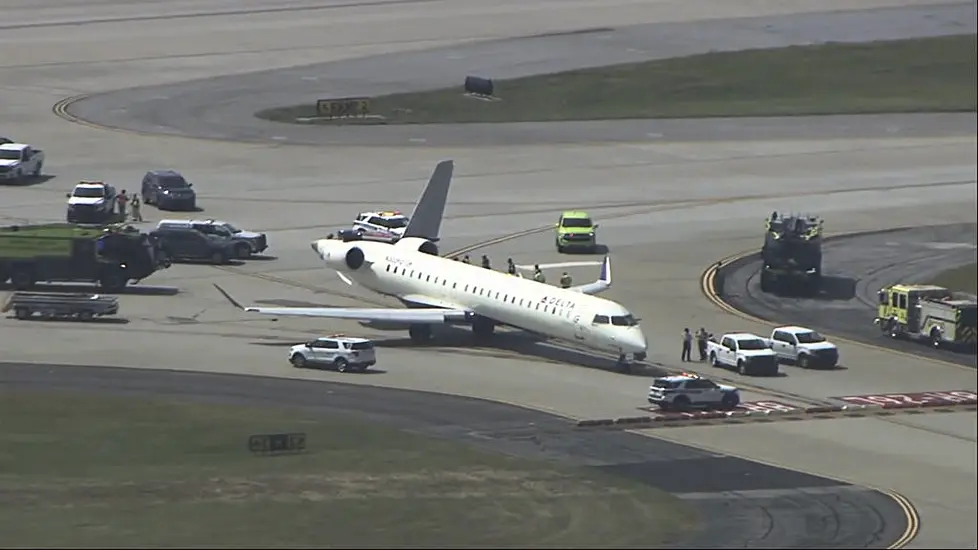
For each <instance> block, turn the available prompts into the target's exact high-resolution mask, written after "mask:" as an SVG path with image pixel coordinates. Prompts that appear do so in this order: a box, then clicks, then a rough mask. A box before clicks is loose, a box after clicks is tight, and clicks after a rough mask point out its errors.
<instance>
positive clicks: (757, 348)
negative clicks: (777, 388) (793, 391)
mask: <svg viewBox="0 0 978 550" xmlns="http://www.w3.org/2000/svg"><path fill="white" fill-rule="evenodd" d="M706 353H707V355H708V356H709V358H710V364H712V365H713V366H714V367H726V368H728V369H737V372H739V373H740V374H765V375H768V376H774V375H777V374H778V358H777V356H776V355H775V353H774V350H772V349H771V346H770V345H769V344H768V342H767V340H766V339H765V338H761V337H760V336H757V335H756V334H750V333H747V332H735V333H730V334H724V335H723V336H721V337H720V340H719V342H717V341H714V340H710V341H708V342H707V343H706Z"/></svg>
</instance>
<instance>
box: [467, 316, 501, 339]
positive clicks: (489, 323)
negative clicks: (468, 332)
mask: <svg viewBox="0 0 978 550" xmlns="http://www.w3.org/2000/svg"><path fill="white" fill-rule="evenodd" d="M495 331H496V323H495V322H494V321H493V320H492V319H487V318H485V317H478V316H477V317H475V318H474V319H472V334H474V335H475V337H476V338H489V337H490V336H492V334H493V333H494V332H495Z"/></svg>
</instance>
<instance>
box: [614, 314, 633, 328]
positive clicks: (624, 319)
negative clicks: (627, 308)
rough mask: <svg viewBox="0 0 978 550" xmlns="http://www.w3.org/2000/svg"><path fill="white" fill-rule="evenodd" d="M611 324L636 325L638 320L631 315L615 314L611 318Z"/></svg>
mask: <svg viewBox="0 0 978 550" xmlns="http://www.w3.org/2000/svg"><path fill="white" fill-rule="evenodd" d="M611 324H612V325H615V326H617V327H634V326H635V325H637V324H638V321H636V320H635V317H632V316H631V315H615V316H614V317H612V318H611Z"/></svg>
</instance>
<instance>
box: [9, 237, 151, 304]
mask: <svg viewBox="0 0 978 550" xmlns="http://www.w3.org/2000/svg"><path fill="white" fill-rule="evenodd" d="M169 266H170V262H169V259H168V258H167V257H166V255H165V254H164V253H163V252H162V249H161V248H160V246H159V244H158V243H157V242H156V240H155V239H153V238H152V237H150V236H149V235H147V234H145V233H141V232H139V231H138V230H136V229H134V228H131V227H126V226H124V225H121V224H119V225H111V226H104V227H83V226H78V225H73V224H67V223H53V224H40V225H13V226H6V227H0V284H6V283H7V282H8V281H9V282H10V285H11V286H12V287H13V288H14V289H16V290H27V289H29V288H31V287H32V286H34V284H35V283H38V282H73V283H77V282H90V283H96V284H98V285H100V286H101V287H102V289H103V290H105V291H107V292H118V291H120V290H122V289H124V288H125V287H126V285H127V284H128V283H129V282H130V281H134V282H138V281H140V280H142V279H145V278H146V277H148V276H150V275H152V274H153V273H155V272H156V271H157V270H159V269H164V268H167V267H169Z"/></svg>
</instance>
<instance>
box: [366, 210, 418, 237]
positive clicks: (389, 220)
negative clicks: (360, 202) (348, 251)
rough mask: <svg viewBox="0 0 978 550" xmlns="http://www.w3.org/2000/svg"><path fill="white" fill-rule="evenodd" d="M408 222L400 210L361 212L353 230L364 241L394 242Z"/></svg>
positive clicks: (401, 234)
mask: <svg viewBox="0 0 978 550" xmlns="http://www.w3.org/2000/svg"><path fill="white" fill-rule="evenodd" d="M409 221H411V220H410V218H408V217H407V216H405V215H404V214H402V213H401V211H400V210H385V211H379V212H361V213H360V214H359V215H357V219H356V220H355V221H354V222H353V229H354V230H355V231H356V232H357V233H359V234H360V235H361V236H363V237H364V238H366V239H370V240H385V241H391V242H396V241H397V240H398V239H400V238H401V237H402V236H403V235H404V230H405V229H407V226H408V222H409Z"/></svg>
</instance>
